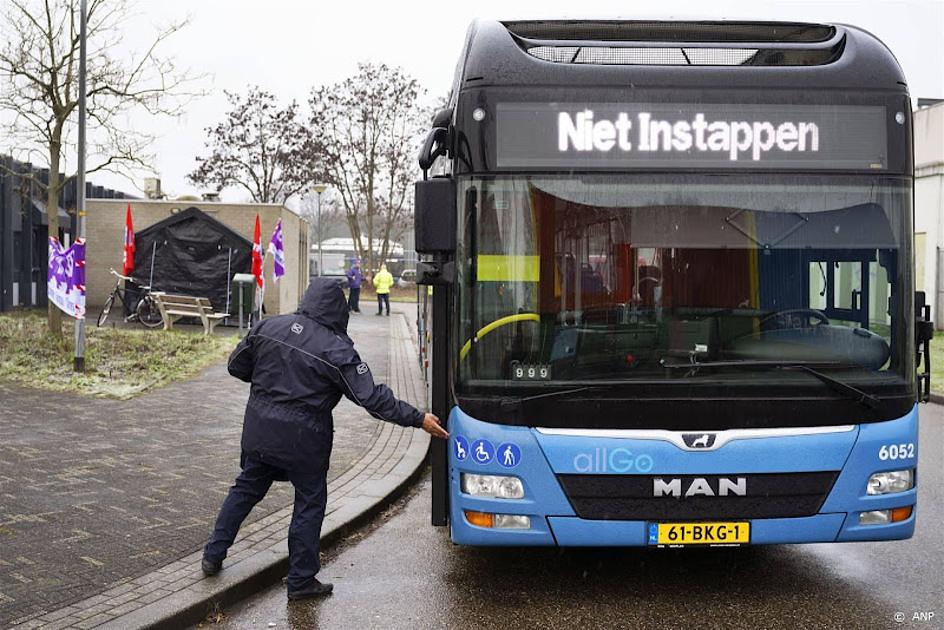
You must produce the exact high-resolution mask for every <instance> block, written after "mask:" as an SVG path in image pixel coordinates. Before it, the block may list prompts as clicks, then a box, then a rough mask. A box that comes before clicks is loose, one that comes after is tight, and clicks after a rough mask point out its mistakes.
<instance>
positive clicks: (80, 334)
mask: <svg viewBox="0 0 944 630" xmlns="http://www.w3.org/2000/svg"><path fill="white" fill-rule="evenodd" d="M79 10H80V11H81V12H82V16H81V18H80V20H79V147H78V150H79V155H78V160H77V162H78V164H77V166H78V168H77V172H76V179H75V185H76V188H77V189H78V190H77V192H78V195H76V197H77V199H76V211H77V214H78V223H79V225H78V229H79V238H81V239H82V240H85V92H86V89H85V52H86V50H85V39H86V14H87V13H88V12H87V10H86V0H81V2H80V3H79ZM86 293H88V292H87V291H86ZM72 369H73V370H74V371H76V372H84V371H85V317H84V316H83V317H82V318H81V319H78V320H76V322H75V356H74V358H73V362H72Z"/></svg>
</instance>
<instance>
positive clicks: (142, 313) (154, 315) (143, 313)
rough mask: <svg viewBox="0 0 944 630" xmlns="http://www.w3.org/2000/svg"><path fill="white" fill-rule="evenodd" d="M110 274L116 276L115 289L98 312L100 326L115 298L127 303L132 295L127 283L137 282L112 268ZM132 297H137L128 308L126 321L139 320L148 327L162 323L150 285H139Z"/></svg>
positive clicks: (121, 302)
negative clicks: (128, 312)
mask: <svg viewBox="0 0 944 630" xmlns="http://www.w3.org/2000/svg"><path fill="white" fill-rule="evenodd" d="M111 275H113V276H115V277H116V278H118V282H116V283H115V289H114V291H112V292H111V295H109V296H108V299H107V300H105V305H104V306H103V307H102V312H101V313H99V314H98V325H99V326H102V325H103V324H104V323H105V320H107V319H108V313H110V312H111V307H112V306H113V305H114V303H115V300H118V302H119V303H120V304H125V305H127V304H128V301H127V300H128V299H129V297H131V296H132V292H129V291H128V289H127V286H128V283H131V284H135V285H136V284H137V282H135V280H134V278H130V277H128V276H123V275H121V274H120V273H118V272H117V271H115V270H114V269H112V270H111ZM122 280H124V281H125V287H122V286H121V281H122ZM139 292H140V297H137V294H138V293H139ZM133 293H134V297H131V299H135V298H137V301H136V302H135V303H134V307H133V308H130V309H129V310H130V311H131V314H130V315H128V316H127V317H125V321H126V322H134V321H136V322H140V323H141V324H142V325H143V326H147V327H148V328H157V327H158V326H160V325H161V324H163V323H164V319H163V317H161V311H160V309H159V308H158V307H157V302H156V301H155V300H154V297H153V296H152V293H151V287H149V286H146V285H139V286H138V289H137V290H136V291H134V292H133Z"/></svg>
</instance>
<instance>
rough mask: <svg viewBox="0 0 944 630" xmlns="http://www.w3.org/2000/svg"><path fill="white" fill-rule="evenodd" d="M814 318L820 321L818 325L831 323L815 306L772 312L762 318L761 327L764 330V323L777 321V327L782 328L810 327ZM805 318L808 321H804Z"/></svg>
mask: <svg viewBox="0 0 944 630" xmlns="http://www.w3.org/2000/svg"><path fill="white" fill-rule="evenodd" d="M814 319H815V320H816V321H817V322H818V323H817V324H816V325H817V326H828V325H829V318H828V317H826V316H825V315H824V314H823V313H822V312H821V311H818V310H816V309H814V308H791V309H787V310H785V311H777V312H776V313H771V314H770V315H768V316H767V317H765V318H763V319H762V320H760V327H761V329H762V330H763V329H764V324H767V323H768V322H772V321H776V323H777V326H776V328H777V329H781V330H782V329H787V328H809V327H810V320H814ZM804 320H806V321H805V322H804Z"/></svg>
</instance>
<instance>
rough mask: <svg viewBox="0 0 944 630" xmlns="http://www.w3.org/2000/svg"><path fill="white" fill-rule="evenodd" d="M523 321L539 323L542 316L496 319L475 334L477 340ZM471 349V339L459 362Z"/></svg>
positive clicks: (530, 314)
mask: <svg viewBox="0 0 944 630" xmlns="http://www.w3.org/2000/svg"><path fill="white" fill-rule="evenodd" d="M523 321H531V322H539V321H541V316H540V315H538V314H537V313H517V314H515V315H508V316H507V317H502V318H501V319H496V320H495V321H493V322H492V323H491V324H488V325H486V326H484V327H483V328H482V329H481V330H479V331H478V332H477V333H475V339H477V340H478V339H481V338H482V337H484V336H485V335H487V334H488V333H490V332H492V331H493V330H495V329H496V328H500V327H501V326H504V325H505V324H513V323H514V322H523ZM471 349H472V340H471V339H469V340H468V341H466V342H465V344H464V345H463V346H462V349H461V350H459V360H460V361H464V360H465V355H467V354H469V351H470V350H471Z"/></svg>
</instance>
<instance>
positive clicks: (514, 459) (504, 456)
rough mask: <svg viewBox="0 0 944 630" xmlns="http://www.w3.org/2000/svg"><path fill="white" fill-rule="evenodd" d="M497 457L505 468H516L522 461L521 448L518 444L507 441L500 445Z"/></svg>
mask: <svg viewBox="0 0 944 630" xmlns="http://www.w3.org/2000/svg"><path fill="white" fill-rule="evenodd" d="M496 457H497V458H498V463H499V464H501V465H502V466H504V467H505V468H514V467H515V466H517V465H518V464H520V463H521V449H520V448H518V445H517V444H511V443H510V442H505V443H504V444H502V445H501V446H499V447H498V453H497V455H496Z"/></svg>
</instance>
